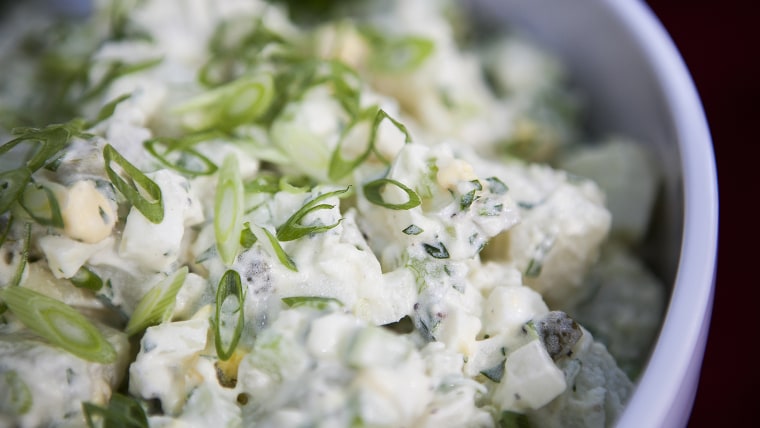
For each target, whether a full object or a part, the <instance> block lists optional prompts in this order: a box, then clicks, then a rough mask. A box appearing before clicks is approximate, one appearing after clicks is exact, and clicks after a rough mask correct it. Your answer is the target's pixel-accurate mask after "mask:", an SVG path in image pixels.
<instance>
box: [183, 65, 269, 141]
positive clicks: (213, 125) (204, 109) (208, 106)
mask: <svg viewBox="0 0 760 428" xmlns="http://www.w3.org/2000/svg"><path fill="white" fill-rule="evenodd" d="M274 94H275V91H274V81H273V80H272V76H271V75H269V74H261V75H258V76H253V77H251V76H247V77H242V78H240V79H238V80H235V81H232V82H230V83H227V84H224V85H222V86H218V87H216V88H214V89H211V90H209V91H206V92H204V93H202V94H201V95H199V96H197V97H195V98H193V99H191V100H190V101H188V102H186V103H184V104H182V105H181V106H179V107H178V108H177V112H178V113H180V114H181V115H182V116H183V122H184V124H185V126H187V127H188V128H189V129H192V130H196V131H202V130H207V129H220V130H224V131H229V130H231V129H233V128H235V127H237V126H238V125H242V124H245V123H251V122H253V121H254V120H256V119H257V118H259V117H260V116H261V115H262V114H264V113H265V112H266V111H267V110H268V109H269V106H270V104H272V100H273V99H274Z"/></svg>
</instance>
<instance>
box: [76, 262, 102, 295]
mask: <svg viewBox="0 0 760 428" xmlns="http://www.w3.org/2000/svg"><path fill="white" fill-rule="evenodd" d="M69 280H70V281H71V283H72V284H74V286H76V287H79V288H86V289H88V290H92V291H98V290H100V289H101V288H103V280H102V279H101V278H100V277H99V276H98V275H96V274H95V273H94V272H93V271H91V270H90V269H87V268H86V267H84V266H82V267H81V268H79V270H78V271H77V273H75V274H74V276H72V277H71V278H70V279H69Z"/></svg>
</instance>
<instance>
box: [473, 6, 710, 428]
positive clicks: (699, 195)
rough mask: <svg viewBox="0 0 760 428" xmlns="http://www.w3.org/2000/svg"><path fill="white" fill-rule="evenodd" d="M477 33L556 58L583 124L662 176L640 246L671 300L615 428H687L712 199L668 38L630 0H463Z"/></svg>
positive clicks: (694, 99)
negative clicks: (639, 155) (645, 157)
mask: <svg viewBox="0 0 760 428" xmlns="http://www.w3.org/2000/svg"><path fill="white" fill-rule="evenodd" d="M471 6H473V7H474V8H475V16H476V18H477V19H479V20H482V21H483V24H484V25H502V26H503V25H505V24H506V25H509V26H511V27H512V28H514V29H515V30H516V31H520V32H525V33H528V34H529V35H530V36H532V37H534V38H535V39H536V40H537V41H538V42H540V43H542V44H543V45H545V46H546V47H547V48H549V49H550V50H551V51H553V52H555V53H556V54H557V55H559V56H560V57H561V58H562V59H563V60H564V61H565V63H566V64H567V65H568V67H569V70H570V72H571V75H572V77H573V79H574V80H575V81H576V82H577V83H578V84H579V85H580V86H581V88H582V89H583V90H584V92H585V93H586V94H588V96H589V101H590V109H591V114H592V127H593V128H594V129H595V130H596V131H599V132H601V133H604V132H609V131H612V132H616V131H617V132H623V133H625V134H628V135H631V136H633V137H635V138H637V139H638V140H640V141H642V142H644V143H646V144H649V145H651V146H652V147H653V148H654V150H655V151H656V153H657V154H658V159H659V161H660V163H661V167H662V169H663V171H664V173H665V182H664V192H663V198H662V200H661V201H660V204H659V208H658V211H657V212H656V217H655V218H656V222H657V223H656V224H657V226H656V227H654V230H653V233H652V234H651V237H650V240H649V242H648V248H649V249H650V250H651V251H650V253H651V256H650V257H649V261H650V263H651V264H652V267H653V268H654V269H655V270H656V271H657V272H658V273H659V274H660V276H661V277H662V279H663V280H664V281H665V283H666V284H669V285H671V287H672V288H671V294H670V302H669V306H668V308H667V314H666V318H665V320H664V323H663V326H662V329H661V332H660V335H659V338H658V340H657V343H656V346H655V348H654V350H653V351H652V354H651V356H650V359H649V361H648V363H647V365H646V368H645V370H644V371H643V372H642V376H641V377H640V378H639V380H638V382H637V387H636V390H635V392H634V395H633V397H632V398H631V400H630V402H629V404H628V406H627V409H626V411H625V412H624V414H623V415H622V417H621V419H620V421H619V423H618V426H620V427H636V428H638V427H677V426H684V425H686V423H687V422H688V419H689V414H690V411H691V407H692V404H693V401H694V396H695V394H696V388H697V383H698V379H699V371H700V367H701V364H702V357H703V354H704V349H705V342H706V338H707V332H708V328H709V324H710V313H711V310H712V297H713V286H714V275H715V261H716V250H717V230H718V191H717V187H718V186H717V179H716V172H715V160H714V156H713V150H712V141H711V139H710V133H709V129H708V126H707V122H706V120H705V117H704V113H703V110H702V105H701V103H700V100H699V97H698V95H697V92H696V90H695V88H694V85H693V83H692V80H691V77H690V75H689V73H688V70H687V69H686V66H685V65H684V63H683V61H682V59H681V57H680V54H679V53H678V51H677V50H676V47H675V46H674V44H673V42H672V41H671V39H670V37H669V36H668V34H667V33H666V31H665V30H664V29H663V27H662V25H661V24H660V23H659V21H658V20H657V18H656V17H655V16H654V14H653V13H652V12H651V10H649V9H648V7H647V6H646V5H645V4H644V3H643V2H640V1H637V0H574V1H557V0H530V1H526V0H472V1H471Z"/></svg>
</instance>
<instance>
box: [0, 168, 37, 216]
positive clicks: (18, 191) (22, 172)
mask: <svg viewBox="0 0 760 428" xmlns="http://www.w3.org/2000/svg"><path fill="white" fill-rule="evenodd" d="M31 177H32V171H31V170H29V168H19V169H14V170H11V171H5V172H2V173H0V214H2V213H5V212H6V211H8V210H9V209H10V208H11V205H12V204H13V203H14V202H16V201H17V200H18V199H19V197H20V196H21V195H22V194H23V193H24V189H25V188H26V184H27V183H28V182H29V180H30V179H31Z"/></svg>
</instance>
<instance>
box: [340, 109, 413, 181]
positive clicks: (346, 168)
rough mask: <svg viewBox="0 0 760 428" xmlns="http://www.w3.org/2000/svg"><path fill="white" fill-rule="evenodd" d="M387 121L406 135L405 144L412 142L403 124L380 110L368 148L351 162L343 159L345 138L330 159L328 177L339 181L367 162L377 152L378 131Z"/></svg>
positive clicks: (371, 132)
mask: <svg viewBox="0 0 760 428" xmlns="http://www.w3.org/2000/svg"><path fill="white" fill-rule="evenodd" d="M385 120H388V121H390V122H391V123H392V124H393V126H395V127H396V128H397V129H398V130H399V131H401V132H402V133H403V134H404V137H405V140H404V142H405V143H409V142H411V141H412V137H411V135H410V134H409V131H408V130H407V129H406V127H405V126H404V125H403V124H402V123H401V122H399V121H397V120H396V119H394V118H392V117H391V116H390V115H389V114H388V113H386V112H385V111H384V110H383V109H378V110H377V113H376V114H375V117H374V120H373V123H372V128H371V130H370V135H369V140H368V141H367V146H366V148H365V149H364V151H363V152H362V153H361V154H360V155H358V156H357V157H355V158H354V159H351V160H346V159H343V157H342V156H341V154H340V153H341V150H342V147H341V145H342V142H343V138H342V139H341V141H340V143H339V144H338V146H337V147H336V148H335V150H334V151H333V153H332V156H331V158H330V165H329V166H328V172H327V174H328V177H330V179H331V180H339V179H341V178H343V177H345V176H346V175H348V174H349V173H351V171H353V170H354V169H356V167H358V166H359V165H361V164H362V163H363V162H364V161H365V160H367V158H368V157H369V155H370V154H371V153H372V152H373V151H375V143H376V141H377V136H378V131H379V129H380V125H382V123H383V121H385ZM349 131H350V128H349V130H348V131H347V132H346V133H344V138H345V135H347V134H348V132H349Z"/></svg>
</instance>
